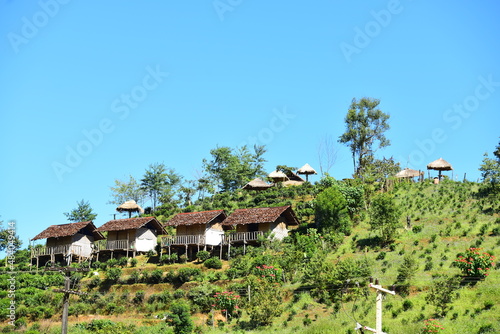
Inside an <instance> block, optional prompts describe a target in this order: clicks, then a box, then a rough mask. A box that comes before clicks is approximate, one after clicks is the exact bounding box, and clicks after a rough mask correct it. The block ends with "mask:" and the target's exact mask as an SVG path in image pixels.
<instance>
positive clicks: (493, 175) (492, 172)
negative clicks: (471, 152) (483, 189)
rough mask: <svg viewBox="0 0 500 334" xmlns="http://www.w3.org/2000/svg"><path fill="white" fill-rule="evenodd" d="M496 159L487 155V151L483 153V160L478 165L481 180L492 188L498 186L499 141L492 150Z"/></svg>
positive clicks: (499, 167)
mask: <svg viewBox="0 0 500 334" xmlns="http://www.w3.org/2000/svg"><path fill="white" fill-rule="evenodd" d="M493 155H494V156H495V158H496V159H492V158H489V157H488V153H485V154H484V158H483V162H482V164H481V166H480V167H479V171H481V176H482V178H483V182H484V183H486V184H487V185H488V186H490V187H491V188H492V189H497V188H498V187H499V186H500V143H499V144H498V146H497V147H496V150H495V151H494V152H493Z"/></svg>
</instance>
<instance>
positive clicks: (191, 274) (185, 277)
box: [177, 268, 201, 283]
mask: <svg viewBox="0 0 500 334" xmlns="http://www.w3.org/2000/svg"><path fill="white" fill-rule="evenodd" d="M200 275H201V270H200V269H198V268H180V269H179V271H178V272H177V279H178V280H179V281H180V282H181V283H186V282H189V281H191V280H194V278H195V277H198V276H200Z"/></svg>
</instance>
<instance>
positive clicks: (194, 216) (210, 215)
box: [165, 210, 227, 226]
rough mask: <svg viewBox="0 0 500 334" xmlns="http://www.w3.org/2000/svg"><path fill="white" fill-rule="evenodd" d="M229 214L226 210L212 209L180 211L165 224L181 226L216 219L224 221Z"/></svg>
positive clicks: (206, 222)
mask: <svg viewBox="0 0 500 334" xmlns="http://www.w3.org/2000/svg"><path fill="white" fill-rule="evenodd" d="M226 217H227V215H226V213H225V212H224V210H211V211H200V212H186V213H178V214H176V215H175V216H174V217H173V218H172V219H170V220H169V221H168V222H167V223H166V224H165V225H167V226H180V225H196V224H208V223H210V222H212V221H214V220H216V219H220V221H223V220H224V219H226Z"/></svg>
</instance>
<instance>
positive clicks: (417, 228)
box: [411, 225, 424, 233]
mask: <svg viewBox="0 0 500 334" xmlns="http://www.w3.org/2000/svg"><path fill="white" fill-rule="evenodd" d="M423 228H424V226H423V225H415V226H413V227H412V229H411V230H412V232H413V233H419V232H422V229H423Z"/></svg>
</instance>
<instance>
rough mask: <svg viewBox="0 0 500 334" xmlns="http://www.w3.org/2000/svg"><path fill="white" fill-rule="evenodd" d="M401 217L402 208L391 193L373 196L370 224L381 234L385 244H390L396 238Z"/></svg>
mask: <svg viewBox="0 0 500 334" xmlns="http://www.w3.org/2000/svg"><path fill="white" fill-rule="evenodd" d="M400 217H401V210H400V208H399V207H398V206H397V204H396V202H395V201H394V198H393V197H392V196H391V195H389V194H387V193H381V194H378V195H376V196H374V197H373V200H372V203H371V206H370V226H371V228H372V230H375V231H377V232H378V233H379V234H380V237H381V240H382V243H383V244H389V243H391V242H393V241H394V239H395V238H396V235H397V230H396V229H397V228H398V227H400V225H401V223H400V221H399V218H400Z"/></svg>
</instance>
